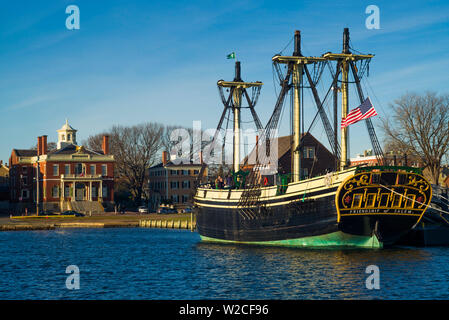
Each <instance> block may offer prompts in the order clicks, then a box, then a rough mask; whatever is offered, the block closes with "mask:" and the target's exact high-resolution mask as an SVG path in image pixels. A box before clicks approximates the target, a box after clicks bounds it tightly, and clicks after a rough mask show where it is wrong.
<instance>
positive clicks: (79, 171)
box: [75, 163, 83, 174]
mask: <svg viewBox="0 0 449 320" xmlns="http://www.w3.org/2000/svg"><path fill="white" fill-rule="evenodd" d="M82 173H83V164H82V163H77V164H76V165H75V174H82Z"/></svg>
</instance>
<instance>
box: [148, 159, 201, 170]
mask: <svg viewBox="0 0 449 320" xmlns="http://www.w3.org/2000/svg"><path fill="white" fill-rule="evenodd" d="M201 166H202V165H201V164H200V163H180V164H174V163H173V162H172V161H169V162H167V164H166V165H165V166H164V165H163V163H162V162H160V163H158V164H156V165H154V166H152V167H150V168H149V169H150V170H151V169H157V168H166V169H173V170H182V169H183V168H184V169H188V168H201Z"/></svg>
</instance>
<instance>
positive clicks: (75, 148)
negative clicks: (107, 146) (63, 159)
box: [47, 144, 104, 155]
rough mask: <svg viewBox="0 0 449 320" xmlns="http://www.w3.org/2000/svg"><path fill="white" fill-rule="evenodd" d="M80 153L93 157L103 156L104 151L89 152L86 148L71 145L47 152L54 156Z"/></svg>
mask: <svg viewBox="0 0 449 320" xmlns="http://www.w3.org/2000/svg"><path fill="white" fill-rule="evenodd" d="M78 152H82V153H85V154H92V155H103V154H104V153H103V151H93V150H89V149H86V148H84V147H82V146H81V147H80V146H76V145H74V144H69V145H67V146H65V147H63V148H61V149H55V150H52V151H49V152H47V154H49V155H52V154H74V153H78Z"/></svg>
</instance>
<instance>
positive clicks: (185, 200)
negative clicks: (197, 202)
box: [182, 194, 189, 203]
mask: <svg viewBox="0 0 449 320" xmlns="http://www.w3.org/2000/svg"><path fill="white" fill-rule="evenodd" d="M188 201H189V195H188V194H183V195H182V203H186V202H188Z"/></svg>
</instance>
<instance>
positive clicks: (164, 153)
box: [162, 151, 168, 166]
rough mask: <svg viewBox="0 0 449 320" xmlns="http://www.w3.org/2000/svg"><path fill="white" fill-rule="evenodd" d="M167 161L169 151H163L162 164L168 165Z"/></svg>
mask: <svg viewBox="0 0 449 320" xmlns="http://www.w3.org/2000/svg"><path fill="white" fill-rule="evenodd" d="M167 162H168V161H167V151H162V164H163V165H164V166H166V165H167Z"/></svg>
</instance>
